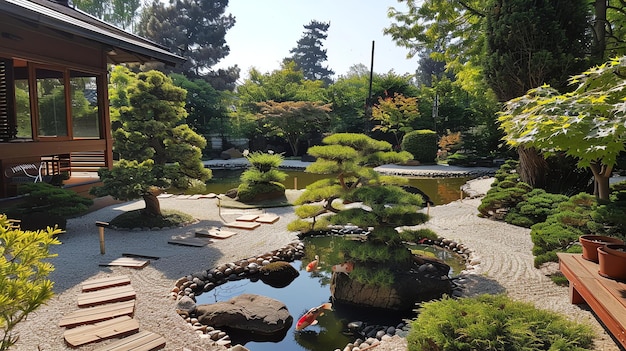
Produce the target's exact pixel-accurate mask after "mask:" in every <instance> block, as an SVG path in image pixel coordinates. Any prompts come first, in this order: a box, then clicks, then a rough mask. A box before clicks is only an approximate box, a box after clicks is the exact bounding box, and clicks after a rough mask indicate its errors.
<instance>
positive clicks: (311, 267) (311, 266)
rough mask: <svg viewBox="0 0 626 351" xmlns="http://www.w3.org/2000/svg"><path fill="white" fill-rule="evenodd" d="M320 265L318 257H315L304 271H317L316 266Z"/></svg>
mask: <svg viewBox="0 0 626 351" xmlns="http://www.w3.org/2000/svg"><path fill="white" fill-rule="evenodd" d="M319 263H320V257H319V256H318V255H315V259H314V260H313V261H311V262H309V264H307V265H306V268H305V269H306V271H307V272H313V271H315V270H317V265H318V264H319Z"/></svg>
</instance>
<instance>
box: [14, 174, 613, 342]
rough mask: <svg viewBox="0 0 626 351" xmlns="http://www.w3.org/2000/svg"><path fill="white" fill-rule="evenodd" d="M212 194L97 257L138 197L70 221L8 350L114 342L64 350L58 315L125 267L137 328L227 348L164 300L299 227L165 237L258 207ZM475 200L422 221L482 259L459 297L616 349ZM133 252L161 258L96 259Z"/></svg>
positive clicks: (284, 220) (170, 205) (126, 234)
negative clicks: (126, 262) (512, 304)
mask: <svg viewBox="0 0 626 351" xmlns="http://www.w3.org/2000/svg"><path fill="white" fill-rule="evenodd" d="M492 181H493V178H483V179H477V180H473V181H470V182H469V183H468V185H469V188H470V190H471V193H472V194H474V195H480V194H484V193H486V191H487V190H488V189H489V186H490V184H491V182H492ZM217 201H218V200H217V199H197V200H188V199H187V200H183V199H175V198H166V199H161V207H162V208H164V209H176V210H179V211H182V212H186V213H189V214H190V215H192V216H194V217H195V218H197V219H198V222H197V223H195V224H192V225H189V226H186V227H184V228H175V229H168V230H159V231H117V230H112V229H110V228H107V229H105V247H106V254H105V255H101V254H100V249H99V241H98V229H97V227H96V226H95V222H96V221H110V220H111V219H113V218H114V217H115V216H117V215H119V214H120V213H122V212H123V211H128V210H133V209H138V208H142V207H143V201H133V202H128V203H122V204H116V205H111V206H108V207H105V208H102V209H100V210H97V211H95V212H91V213H89V214H87V215H85V216H82V217H80V218H75V219H71V220H69V221H68V228H67V232H66V233H65V234H62V235H61V236H60V240H61V241H62V242H63V243H62V245H57V246H54V247H52V252H53V253H56V254H58V256H57V257H55V258H54V259H52V260H51V262H52V264H53V265H54V266H55V271H54V272H53V273H52V274H51V275H50V279H51V280H52V281H53V282H54V292H55V296H54V297H53V298H52V299H51V300H50V301H49V302H48V303H47V304H46V305H44V306H41V307H40V308H39V309H37V310H36V311H35V312H33V313H32V314H30V315H29V317H28V319H27V320H26V321H23V322H21V323H20V324H19V325H18V327H17V329H16V330H15V332H17V333H19V335H20V340H19V342H18V344H17V345H15V347H14V348H13V349H14V350H28V351H30V350H33V351H39V350H46V351H61V350H80V351H83V350H84V351H88V350H95V349H97V348H99V347H102V346H104V345H107V344H109V343H111V342H113V340H105V341H102V342H98V343H94V344H88V345H84V346H81V347H79V348H70V347H69V346H67V345H66V344H65V342H64V339H63V332H64V330H65V328H60V327H58V326H57V324H58V322H59V320H60V319H61V317H62V316H63V315H65V314H69V313H71V312H73V311H76V310H77V309H78V307H77V303H76V299H77V296H78V294H79V293H80V284H81V283H82V282H84V281H85V280H89V279H94V278H103V277H108V276H115V275H122V274H125V275H128V276H129V277H130V280H131V285H132V286H133V288H134V289H135V290H136V292H137V303H136V312H135V318H136V319H137V320H138V321H139V326H140V330H148V331H152V332H155V333H159V334H161V335H162V336H164V337H165V338H166V340H167V345H166V347H165V349H164V350H191V351H196V350H197V351H200V350H203V351H206V350H225V348H224V347H221V346H217V345H214V344H213V343H212V342H211V341H208V340H206V339H201V338H200V337H199V336H197V335H196V334H194V332H193V331H192V330H191V328H190V326H189V325H188V324H187V323H186V322H185V321H184V320H183V319H182V318H181V317H180V316H179V315H178V314H177V313H176V311H175V301H173V300H172V299H171V298H170V291H171V289H172V287H173V286H174V283H175V281H176V280H177V279H179V278H181V277H183V276H185V275H187V274H190V273H193V272H197V271H200V270H202V269H208V268H212V267H215V266H216V265H218V264H221V263H227V262H232V261H236V260H239V259H242V258H248V257H252V256H256V255H260V254H263V253H266V252H269V251H272V250H274V249H277V248H280V247H282V246H284V245H286V244H288V243H290V242H292V241H293V240H295V239H296V238H297V237H296V233H294V232H289V231H287V229H286V226H287V224H288V223H289V222H291V221H292V220H294V219H295V218H296V216H295V215H294V213H293V208H291V207H283V208H272V209H267V210H266V212H268V213H274V214H277V215H279V216H280V217H281V218H280V220H279V221H278V222H276V223H274V224H263V225H261V227H259V228H257V229H255V230H251V231H246V230H237V232H238V234H236V235H235V236H233V237H231V238H228V239H224V240H215V241H214V242H213V243H211V244H209V245H207V246H205V247H201V248H196V247H187V246H177V245H171V244H168V243H167V241H168V240H169V239H170V238H171V237H172V236H174V235H180V234H183V233H185V232H188V231H193V230H195V229H196V228H205V227H212V226H218V227H219V226H221V225H222V224H223V222H224V221H233V220H235V218H237V217H238V216H240V215H242V214H246V213H251V212H252V211H255V210H237V209H222V210H221V211H220V210H218V207H217ZM479 204H480V197H474V198H469V199H463V200H459V201H455V202H453V203H450V204H447V205H443V206H435V207H431V208H430V210H429V212H430V216H431V220H430V221H429V222H428V223H427V224H425V226H426V227H428V228H431V229H433V230H434V231H435V232H436V233H437V234H438V235H439V236H441V237H443V238H447V239H452V240H455V241H457V242H459V243H462V244H464V245H465V246H466V247H468V248H470V249H472V250H473V251H474V254H473V257H474V258H475V259H476V260H477V261H479V262H475V263H478V264H477V265H475V266H473V273H472V274H468V275H467V276H466V283H465V286H466V290H465V292H464V293H465V295H466V296H474V295H478V294H482V293H507V294H508V295H509V296H510V297H512V298H513V299H516V300H521V301H529V302H532V303H534V304H535V305H536V306H537V307H539V308H543V309H549V310H552V311H556V312H559V313H562V314H564V315H566V316H568V317H569V318H570V319H572V320H574V321H578V322H582V323H589V324H590V325H592V326H593V327H594V329H595V330H596V331H597V333H598V338H597V339H596V344H595V348H594V350H598V351H613V350H615V351H617V350H619V348H618V347H617V345H616V344H615V342H613V340H612V339H611V337H610V336H609V335H607V333H606V332H605V331H604V329H603V328H602V327H601V326H600V324H599V323H598V321H597V320H596V318H595V317H594V315H593V314H592V313H591V312H590V311H589V310H588V309H587V308H585V307H584V306H576V305H572V304H570V303H569V297H568V288H566V287H559V286H556V285H554V284H553V283H552V282H551V280H550V279H549V278H548V277H546V270H538V269H535V268H534V267H533V256H532V253H531V249H532V243H531V240H530V235H529V230H528V229H525V228H519V227H515V226H511V225H508V224H505V223H501V222H495V221H491V220H488V219H483V218H479V217H478V216H477V214H478V211H477V206H478V205H479ZM137 250H141V251H151V252H154V253H157V254H159V255H161V258H160V259H158V260H151V262H150V264H149V265H147V266H146V267H144V268H143V269H131V268H124V267H101V266H99V265H98V263H99V262H100V261H102V260H112V259H115V258H118V257H121V256H122V254H123V253H129V252H130V253H132V252H133V251H137ZM551 269H554V267H552V268H551ZM375 350H377V351H404V350H407V346H406V340H405V339H403V338H400V337H397V336H395V337H393V338H391V339H390V340H387V341H384V342H383V343H382V344H380V345H379V346H376V347H375ZM252 351H254V350H252ZM329 351H332V350H329Z"/></svg>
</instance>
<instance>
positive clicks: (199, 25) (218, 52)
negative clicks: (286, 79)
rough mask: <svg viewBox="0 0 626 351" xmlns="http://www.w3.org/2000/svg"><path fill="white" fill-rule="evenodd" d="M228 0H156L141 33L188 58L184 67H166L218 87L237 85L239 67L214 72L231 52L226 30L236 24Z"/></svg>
mask: <svg viewBox="0 0 626 351" xmlns="http://www.w3.org/2000/svg"><path fill="white" fill-rule="evenodd" d="M227 6H228V0H175V1H170V3H169V4H164V3H163V2H161V1H158V0H154V1H153V2H152V4H150V5H149V6H147V7H146V8H145V9H144V11H143V13H142V15H141V20H140V22H139V25H138V28H137V32H138V34H139V35H141V36H143V37H146V38H148V39H151V40H153V41H155V42H157V43H159V44H161V45H163V46H165V47H167V48H168V49H169V50H170V51H172V52H176V53H179V54H180V55H182V56H184V57H185V58H187V62H185V63H184V64H183V65H181V66H180V67H175V68H172V67H167V68H166V70H169V71H172V72H174V73H181V74H183V75H185V76H186V77H188V78H190V79H197V78H202V79H205V80H207V81H208V82H209V83H213V81H215V82H216V83H219V84H212V85H213V86H214V87H215V88H216V89H221V88H233V87H234V82H235V81H236V80H237V79H238V78H239V68H237V67H236V66H235V67H231V68H229V69H228V70H218V71H213V70H212V69H211V67H213V66H214V65H215V64H216V63H218V62H219V61H220V60H221V59H223V58H224V57H226V56H227V55H228V53H229V51H230V48H229V47H228V45H226V39H225V36H226V32H227V31H228V30H229V29H230V28H232V27H233V26H234V25H235V18H234V17H233V16H232V15H230V14H229V15H225V14H224V12H225V10H226V7H227Z"/></svg>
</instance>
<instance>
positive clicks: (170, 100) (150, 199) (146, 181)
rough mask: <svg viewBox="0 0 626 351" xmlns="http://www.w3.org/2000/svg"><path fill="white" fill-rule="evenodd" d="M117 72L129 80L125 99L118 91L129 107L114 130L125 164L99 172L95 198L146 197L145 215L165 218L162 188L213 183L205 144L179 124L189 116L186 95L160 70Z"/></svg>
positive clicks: (121, 110) (115, 146)
mask: <svg viewBox="0 0 626 351" xmlns="http://www.w3.org/2000/svg"><path fill="white" fill-rule="evenodd" d="M116 73H118V74H125V75H127V76H128V79H126V81H127V82H129V83H128V85H127V87H126V88H125V89H126V90H125V91H124V92H123V93H124V94H120V92H119V91H118V92H117V94H118V95H126V96H127V98H128V103H129V104H128V105H122V106H121V107H120V108H119V124H118V125H119V127H118V128H117V129H115V130H114V131H113V138H114V139H115V143H114V150H115V151H116V152H118V153H119V154H120V158H121V160H120V162H118V163H117V164H116V165H114V166H113V168H112V169H111V170H109V169H101V170H100V171H99V172H98V174H99V175H100V178H101V179H102V181H103V183H104V185H103V186H101V187H94V188H92V190H91V193H92V194H94V195H96V196H103V195H111V196H113V197H114V198H116V199H120V200H132V199H136V198H139V197H143V199H144V201H145V202H146V209H145V211H144V213H145V214H147V215H150V216H161V211H160V206H159V202H158V199H157V197H156V195H157V194H158V191H159V190H158V189H160V188H166V187H168V186H170V185H174V186H176V187H178V188H183V189H184V188H187V187H188V186H189V185H190V184H191V180H192V179H199V180H202V181H205V180H208V179H210V178H211V170H209V169H206V168H204V166H203V164H202V162H201V156H202V151H201V150H202V149H203V148H204V147H205V146H206V140H205V139H204V138H203V137H202V136H200V135H198V134H197V133H196V132H194V131H193V130H191V129H190V128H189V126H187V125H186V124H182V123H181V121H184V119H185V117H186V116H187V112H186V111H185V98H186V91H185V90H184V89H181V88H179V87H176V86H175V85H174V84H173V83H172V80H171V79H170V78H168V77H167V76H165V75H164V74H163V73H161V72H159V71H149V72H142V73H139V74H137V75H134V73H132V72H130V71H129V70H123V71H122V72H116ZM116 89H118V90H119V89H120V88H119V87H116ZM121 89H122V90H123V89H124V88H121ZM116 115H117V114H116Z"/></svg>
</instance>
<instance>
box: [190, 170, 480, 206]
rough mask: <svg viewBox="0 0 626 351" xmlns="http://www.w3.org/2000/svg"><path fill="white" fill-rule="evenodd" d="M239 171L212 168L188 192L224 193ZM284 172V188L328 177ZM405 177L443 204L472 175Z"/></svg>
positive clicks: (458, 193) (457, 196)
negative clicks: (200, 187) (203, 185)
mask: <svg viewBox="0 0 626 351" xmlns="http://www.w3.org/2000/svg"><path fill="white" fill-rule="evenodd" d="M241 172H243V170H241V169H214V170H213V178H212V179H211V180H210V181H209V182H208V183H207V185H206V189H204V190H201V191H199V190H198V189H190V190H189V194H192V193H198V192H202V193H215V194H224V193H226V192H227V191H228V190H230V189H233V188H236V187H238V186H239V184H240V183H241V182H240V180H239V176H240V175H241ZM284 172H285V173H287V179H285V181H284V182H283V185H284V186H285V188H286V189H304V188H305V187H306V186H307V185H309V184H311V183H313V182H316V181H318V180H320V179H325V178H328V177H329V175H324V174H314V173H307V172H304V171H293V170H289V171H284ZM407 178H408V179H409V185H410V186H413V187H416V188H418V189H420V190H422V191H423V192H424V193H425V194H426V195H428V197H430V200H431V201H432V202H433V203H434V204H435V205H443V204H447V203H450V202H452V201H456V200H458V199H460V198H461V186H463V185H464V184H465V183H467V181H468V180H470V179H472V178H474V177H445V178H415V177H407Z"/></svg>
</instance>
